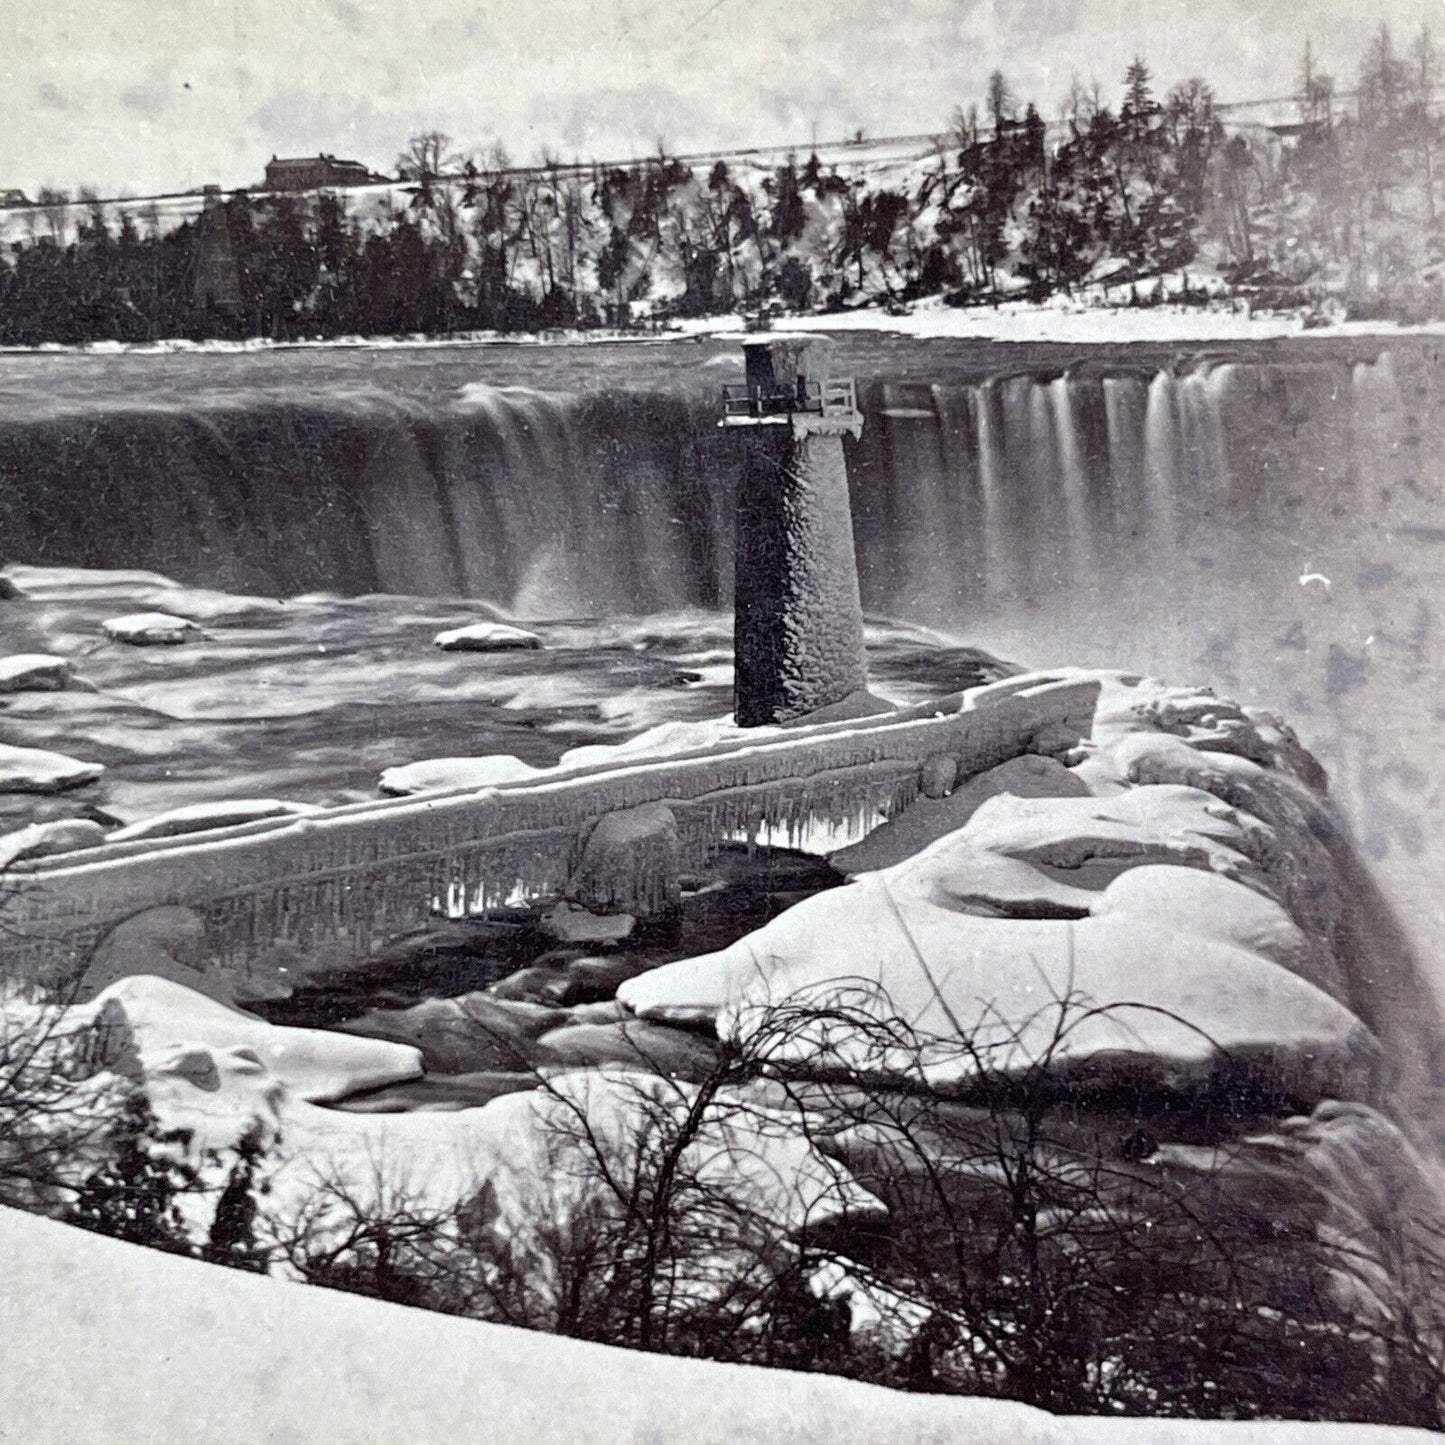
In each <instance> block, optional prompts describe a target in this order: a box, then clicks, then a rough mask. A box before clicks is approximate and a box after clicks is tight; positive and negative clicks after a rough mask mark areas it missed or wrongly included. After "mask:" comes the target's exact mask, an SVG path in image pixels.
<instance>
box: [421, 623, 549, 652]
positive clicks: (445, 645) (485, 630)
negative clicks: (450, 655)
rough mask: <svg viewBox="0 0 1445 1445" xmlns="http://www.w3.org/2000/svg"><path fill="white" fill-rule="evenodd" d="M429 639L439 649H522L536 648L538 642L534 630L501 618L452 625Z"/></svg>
mask: <svg viewBox="0 0 1445 1445" xmlns="http://www.w3.org/2000/svg"><path fill="white" fill-rule="evenodd" d="M432 641H433V643H434V644H435V645H436V646H437V647H439V648H441V650H442V651H443V652H522V651H536V650H537V649H538V648H540V647H541V646H542V639H541V638H540V637H538V636H537V634H536V633H535V632H528V631H527V629H526V628H525V627H512V626H509V625H508V624H507V623H505V622H473V623H471V624H469V625H468V626H466V627H453V628H450V629H448V630H447V631H446V632H438V633H437V635H436V636H435V637H434V638H433V639H432Z"/></svg>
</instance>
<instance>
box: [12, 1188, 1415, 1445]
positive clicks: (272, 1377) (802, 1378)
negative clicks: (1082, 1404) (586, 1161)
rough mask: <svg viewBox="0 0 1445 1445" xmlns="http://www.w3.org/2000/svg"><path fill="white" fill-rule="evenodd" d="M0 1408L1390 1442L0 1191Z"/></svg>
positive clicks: (344, 1433) (177, 1429) (681, 1438)
mask: <svg viewBox="0 0 1445 1445" xmlns="http://www.w3.org/2000/svg"><path fill="white" fill-rule="evenodd" d="M0 1251H3V1253H4V1256H5V1259H6V1266H7V1269H6V1288H5V1290H4V1291H3V1292H0V1331H3V1335H4V1338H5V1339H6V1340H7V1341H8V1342H9V1353H8V1363H7V1368H6V1369H5V1370H3V1371H0V1418H3V1419H4V1421H5V1425H6V1428H7V1431H8V1432H13V1434H14V1438H15V1439H17V1440H24V1441H26V1442H27V1445H70V1442H72V1441H75V1440H104V1441H106V1442H107V1445H158V1442H162V1441H172V1440H185V1441H187V1442H188V1445H235V1442H236V1441H240V1440H247V1441H280V1440H288V1439H294V1438H299V1437H302V1436H304V1438H305V1439H306V1440H307V1441H309V1442H312V1445H343V1442H344V1445H366V1442H372V1441H375V1442H378V1445H381V1442H385V1445H392V1442H395V1441H398V1440H418V1441H420V1440H444V1441H471V1440H476V1441H481V1440H486V1441H488V1442H492V1445H511V1442H517V1445H523V1442H525V1445H624V1442H626V1445H631V1442H636V1441H640V1440H647V1441H652V1442H656V1445H673V1442H677V1445H684V1442H685V1445H724V1442H726V1445H735V1442H738V1441H763V1440H766V1441H768V1442H769V1445H813V1442H822V1441H835V1440H847V1441H849V1442H850V1445H897V1442H899V1441H903V1440H909V1441H914V1442H917V1445H943V1442H945V1441H961V1440H967V1441H970V1442H972V1445H1110V1442H1119V1445H1134V1442H1137V1445H1143V1442H1146V1441H1147V1442H1150V1445H1154V1442H1160V1445H1174V1442H1179V1445H1183V1442H1191V1445H1195V1442H1197V1445H1205V1442H1213V1441H1223V1442H1226V1445H1405V1442H1407V1441H1412V1440H1419V1441H1425V1440H1428V1439H1431V1438H1434V1437H1432V1436H1429V1435H1427V1434H1426V1433H1425V1432H1423V1431H1412V1430H1399V1429H1387V1428H1380V1427H1374V1426H1369V1425H1312V1424H1300V1423H1282V1424H1272V1423H1260V1424H1223V1423H1220V1422H1217V1421H1204V1422H1192V1421H1187V1422H1186V1421H1173V1420H1170V1421H1163V1420H1082V1419H1058V1418H1055V1417H1053V1416H1050V1415H1046V1414H1044V1413H1043V1412H1041V1411H1038V1410H1032V1409H1029V1408H1028V1407H1026V1406H1023V1405H1015V1404H1010V1403H1005V1402H998V1401H990V1400H974V1399H947V1398H943V1397H939V1396H930V1395H916V1394H895V1393H894V1392H892V1391H889V1390H883V1389H879V1388H877V1387H874V1386H869V1385H859V1384H855V1383H853V1382H851V1381H845V1380H839V1379H834V1378H832V1377H830V1376H826V1375H809V1374H796V1373H789V1372H784V1371H774V1370H761V1369H749V1368H746V1367H743V1366H737V1365H720V1364H710V1363H702V1362H699V1361H695V1360H682V1359H672V1358H669V1357H666V1356H662V1355H645V1354H634V1353H631V1352H626V1353H624V1352H622V1351H618V1350H614V1349H609V1348H607V1347H605V1346H602V1345H592V1344H585V1343H582V1342H579V1341H575V1340H567V1339H558V1338H554V1337H551V1336H544V1335H535V1334H530V1333H528V1332H526V1331H523V1330H515V1329H510V1328H507V1327H506V1326H502V1325H487V1324H477V1323H474V1322H472V1321H468V1320H459V1319H452V1318H448V1317H446V1316H443V1315H435V1314H427V1313H424V1312H422V1311H419V1310H411V1309H406V1308H403V1307H401V1306H398V1305H389V1304H382V1303H379V1302H377V1301H374V1300H367V1299H362V1298H359V1297H358V1296H355V1295H348V1294H342V1293H338V1292H334V1291H330V1290H322V1289H315V1288H309V1287H304V1286H298V1285H292V1284H285V1283H281V1282H279V1281H275V1280H269V1279H263V1278H260V1277H257V1276H255V1275H249V1274H242V1273H239V1272H237V1271H232V1270H225V1269H220V1268H217V1267H215V1266H211V1265H204V1264H197V1263H194V1262H192V1261H189V1260H182V1259H177V1258H175V1257H174V1256H171V1255H165V1254H160V1253H157V1252H154V1251H150V1250H144V1249H141V1248H139V1247H137V1246H134V1245H129V1244H121V1243H117V1242H116V1241H114V1240H110V1239H105V1238H102V1237H100V1236H98V1235H92V1234H84V1233H82V1232H80V1231H78V1230H73V1229H69V1228H67V1227H66V1226H64V1225H60V1224H54V1223H52V1222H50V1221H48V1220H43V1219H37V1218H33V1217H31V1216H29V1215H24V1214H18V1213H16V1212H14V1211H13V1210H8V1209H0Z"/></svg>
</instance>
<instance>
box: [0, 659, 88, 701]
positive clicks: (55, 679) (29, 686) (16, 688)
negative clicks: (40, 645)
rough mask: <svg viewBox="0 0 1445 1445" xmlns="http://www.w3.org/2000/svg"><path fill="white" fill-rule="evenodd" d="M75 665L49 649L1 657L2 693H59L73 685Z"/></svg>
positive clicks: (0, 684)
mask: <svg viewBox="0 0 1445 1445" xmlns="http://www.w3.org/2000/svg"><path fill="white" fill-rule="evenodd" d="M74 670H75V669H74V665H73V664H72V663H71V661H70V659H69V658H68V657H57V656H55V654H54V653H50V652H17V653H15V654H13V655H12V656H10V657H0V692H59V691H60V690H61V689H62V688H66V687H69V686H70V679H71V675H72V674H73V672H74Z"/></svg>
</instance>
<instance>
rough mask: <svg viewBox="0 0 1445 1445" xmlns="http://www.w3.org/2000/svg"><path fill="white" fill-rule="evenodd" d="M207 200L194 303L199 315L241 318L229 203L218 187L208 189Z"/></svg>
mask: <svg viewBox="0 0 1445 1445" xmlns="http://www.w3.org/2000/svg"><path fill="white" fill-rule="evenodd" d="M204 197H205V199H204V200H203V201H202V203H201V205H202V209H201V215H200V220H199V221H198V223H197V227H196V261H195V273H194V277H193V280H192V290H191V300H192V302H193V303H194V305H195V308H196V310H197V311H213V312H218V313H219V314H220V315H222V316H226V317H235V316H239V315H240V314H241V277H240V273H239V271H238V270H237V268H236V255H235V252H234V251H233V250H232V248H231V228H230V227H229V226H228V225H227V223H226V199H225V197H224V196H223V195H222V194H221V188H220V187H219V186H207V187H206V188H205V191H204Z"/></svg>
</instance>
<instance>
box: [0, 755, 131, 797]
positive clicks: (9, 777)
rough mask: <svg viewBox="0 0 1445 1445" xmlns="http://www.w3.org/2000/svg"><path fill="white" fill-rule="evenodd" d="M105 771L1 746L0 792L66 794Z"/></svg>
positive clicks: (63, 758) (59, 757) (72, 760)
mask: <svg viewBox="0 0 1445 1445" xmlns="http://www.w3.org/2000/svg"><path fill="white" fill-rule="evenodd" d="M104 772H105V767H104V765H103V764H101V763H85V762H81V761H80V760H79V759H78V758H68V757H66V756H65V754H64V753H52V752H47V751H46V750H45V749H44V748H18V747H12V746H11V745H10V744H9V743H0V793H63V792H66V791H67V790H68V789H70V788H80V787H84V786H85V784H86V783H93V782H95V781H96V779H97V778H99V777H100V776H101V774H103V773H104Z"/></svg>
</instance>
